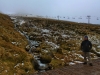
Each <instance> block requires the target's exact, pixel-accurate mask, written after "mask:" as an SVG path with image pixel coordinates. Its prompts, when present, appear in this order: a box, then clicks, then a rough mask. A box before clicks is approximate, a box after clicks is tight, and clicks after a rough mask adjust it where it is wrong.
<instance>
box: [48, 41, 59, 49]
mask: <svg viewBox="0 0 100 75" xmlns="http://www.w3.org/2000/svg"><path fill="white" fill-rule="evenodd" d="M46 43H47V44H49V45H51V46H52V47H53V48H54V49H57V48H59V46H58V45H56V44H55V43H53V42H48V41H46Z"/></svg>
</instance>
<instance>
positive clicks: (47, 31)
mask: <svg viewBox="0 0 100 75" xmlns="http://www.w3.org/2000/svg"><path fill="white" fill-rule="evenodd" d="M42 32H44V33H49V32H50V31H49V30H47V29H42Z"/></svg>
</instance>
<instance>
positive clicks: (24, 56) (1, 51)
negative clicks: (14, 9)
mask: <svg viewBox="0 0 100 75" xmlns="http://www.w3.org/2000/svg"><path fill="white" fill-rule="evenodd" d="M27 44H28V42H27V39H26V38H25V36H23V35H22V34H20V33H19V32H18V31H17V30H16V29H15V28H14V24H13V23H12V20H11V19H10V17H9V16H7V15H4V14H1V13H0V74H1V75H21V74H26V73H32V72H34V69H33V64H32V59H33V57H32V56H31V55H30V54H28V53H27V52H26V51H25V47H26V45H27Z"/></svg>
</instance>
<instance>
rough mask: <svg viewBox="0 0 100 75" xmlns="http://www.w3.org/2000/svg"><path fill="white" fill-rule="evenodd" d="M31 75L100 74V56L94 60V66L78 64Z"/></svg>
mask: <svg viewBox="0 0 100 75" xmlns="http://www.w3.org/2000/svg"><path fill="white" fill-rule="evenodd" d="M30 75H100V58H99V59H96V60H93V66H89V65H88V64H87V65H83V64H76V65H73V66H66V67H63V68H59V69H54V70H49V71H46V72H40V73H35V74H30Z"/></svg>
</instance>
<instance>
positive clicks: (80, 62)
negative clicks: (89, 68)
mask: <svg viewBox="0 0 100 75" xmlns="http://www.w3.org/2000/svg"><path fill="white" fill-rule="evenodd" d="M74 62H75V63H83V62H81V61H74Z"/></svg>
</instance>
